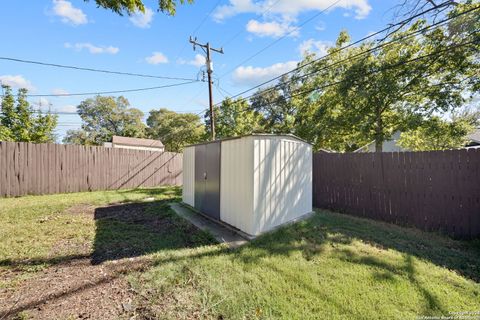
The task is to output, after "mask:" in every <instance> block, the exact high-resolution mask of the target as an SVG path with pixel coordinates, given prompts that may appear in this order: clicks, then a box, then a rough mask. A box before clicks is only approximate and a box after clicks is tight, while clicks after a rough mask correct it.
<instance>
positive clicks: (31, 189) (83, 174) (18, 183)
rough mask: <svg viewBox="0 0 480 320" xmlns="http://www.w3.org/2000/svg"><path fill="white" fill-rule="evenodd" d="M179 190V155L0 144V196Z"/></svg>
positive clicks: (30, 144) (77, 147)
mask: <svg viewBox="0 0 480 320" xmlns="http://www.w3.org/2000/svg"><path fill="white" fill-rule="evenodd" d="M181 184H182V154H179V153H170V152H153V151H140V150H127V149H116V148H104V147H87V146H75V145H62V144H33V143H22V142H0V196H22V195H27V194H52V193H62V192H80V191H95V190H115V189H123V188H137V187H155V186H161V185H181Z"/></svg>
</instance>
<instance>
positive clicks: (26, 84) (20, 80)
mask: <svg viewBox="0 0 480 320" xmlns="http://www.w3.org/2000/svg"><path fill="white" fill-rule="evenodd" d="M0 83H2V84H4V85H7V86H10V87H12V88H25V89H28V90H30V91H33V90H35V87H34V86H33V85H32V83H31V82H30V81H28V80H27V79H25V78H24V77H23V76H21V75H15V76H13V75H4V76H0Z"/></svg>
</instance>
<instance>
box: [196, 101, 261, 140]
mask: <svg viewBox="0 0 480 320" xmlns="http://www.w3.org/2000/svg"><path fill="white" fill-rule="evenodd" d="M214 112H215V133H216V136H217V138H227V137H233V136H240V135H245V134H250V133H253V132H258V131H263V128H262V127H261V125H260V122H261V121H262V116H261V115H260V114H259V113H258V112H257V111H255V110H253V108H251V107H250V105H249V104H248V102H247V101H246V100H245V99H237V100H232V99H229V98H227V99H225V100H223V101H222V103H221V104H220V105H219V106H215V107H214ZM205 128H206V133H207V137H209V136H210V111H207V112H206V113H205ZM207 137H205V138H207Z"/></svg>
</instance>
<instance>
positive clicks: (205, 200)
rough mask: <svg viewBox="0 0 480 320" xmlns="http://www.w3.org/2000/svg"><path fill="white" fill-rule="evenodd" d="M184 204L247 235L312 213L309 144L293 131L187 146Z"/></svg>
mask: <svg viewBox="0 0 480 320" xmlns="http://www.w3.org/2000/svg"><path fill="white" fill-rule="evenodd" d="M183 202H184V203H186V204H188V205H190V206H192V207H194V208H195V209H196V210H198V211H200V212H201V213H203V214H205V215H207V216H209V217H211V218H213V219H216V220H220V221H223V222H225V223H227V224H229V225H231V226H233V227H235V228H237V229H240V230H241V231H243V232H245V233H247V234H249V235H255V236H256V235H259V234H261V233H263V232H266V231H269V230H271V229H273V228H275V227H276V226H279V225H281V224H283V223H285V222H288V221H292V220H295V219H297V218H299V217H301V216H303V215H305V214H307V213H310V212H311V211H312V148H311V145H310V144H309V143H307V142H305V141H303V140H301V139H299V138H297V137H295V136H292V135H266V134H254V135H249V136H241V137H235V138H229V139H224V140H217V141H212V142H207V143H203V144H197V145H192V146H188V147H186V148H185V150H184V155H183Z"/></svg>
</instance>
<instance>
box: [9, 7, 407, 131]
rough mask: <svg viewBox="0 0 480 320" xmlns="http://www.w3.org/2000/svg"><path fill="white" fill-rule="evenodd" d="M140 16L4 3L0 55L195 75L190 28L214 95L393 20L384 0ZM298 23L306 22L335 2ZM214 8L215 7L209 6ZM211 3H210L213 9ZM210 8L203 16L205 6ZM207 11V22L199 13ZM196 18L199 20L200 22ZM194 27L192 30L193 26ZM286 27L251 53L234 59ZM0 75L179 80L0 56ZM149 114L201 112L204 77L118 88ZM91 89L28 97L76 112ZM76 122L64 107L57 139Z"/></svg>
mask: <svg viewBox="0 0 480 320" xmlns="http://www.w3.org/2000/svg"><path fill="white" fill-rule="evenodd" d="M145 3H146V6H147V11H146V14H143V15H136V16H133V17H129V16H123V17H122V16H118V15H116V14H114V13H112V12H111V11H108V10H104V9H101V8H97V7H96V5H95V3H94V1H93V0H90V1H89V2H84V1H80V0H70V1H66V0H24V1H5V3H3V4H2V9H1V11H0V28H1V30H3V32H2V40H1V42H0V56H2V57H10V58H18V59H25V60H34V61H41V62H47V63H56V64H65V65H74V66H80V67H88V68H99V69H107V70H115V71H122V72H133V73H144V74H152V75H158V76H169V77H181V78H197V76H198V74H199V72H200V71H201V70H202V69H204V67H202V64H203V59H202V57H201V56H200V55H199V54H202V52H201V51H198V50H197V51H196V52H194V51H193V50H192V47H191V45H189V43H188V38H189V36H190V35H194V36H197V37H198V40H199V41H200V42H206V41H210V43H211V44H212V46H214V47H219V46H222V45H224V51H225V54H224V55H220V54H214V55H213V59H214V74H215V75H214V76H215V78H216V84H217V85H218V86H219V87H220V88H221V89H218V88H217V86H215V89H214V90H215V91H214V97H215V101H216V102H217V101H220V100H221V99H223V98H224V96H227V95H228V94H229V93H230V94H235V93H237V92H240V91H242V90H244V89H246V88H249V87H251V86H253V85H255V84H258V83H260V82H262V81H264V80H267V79H269V78H272V77H275V76H277V75H279V74H280V73H283V72H286V71H289V70H290V69H292V68H294V67H295V64H296V62H298V61H299V60H300V59H301V57H302V52H303V51H304V50H309V51H314V52H317V53H318V54H322V52H324V50H325V48H326V46H328V45H329V44H330V43H332V42H334V41H335V39H336V37H337V35H338V33H339V32H340V30H342V29H347V30H348V31H349V32H350V34H351V35H352V38H353V40H355V39H359V38H362V37H364V36H365V35H367V34H368V33H370V32H373V31H376V30H379V29H382V28H383V27H384V26H385V25H386V24H388V23H389V22H391V19H392V13H393V12H392V10H390V8H391V7H393V6H395V5H396V4H398V3H399V1H385V0H383V1H382V0H337V1H335V0H266V1H263V0H258V1H253V0H220V1H217V0H210V1H202V0H197V1H196V2H195V3H194V4H193V5H185V6H180V7H178V10H177V14H176V16H174V17H170V16H167V15H165V14H163V13H161V12H157V11H156V4H157V2H156V1H145ZM332 4H334V5H333V6H332V8H330V9H329V10H327V11H326V12H324V13H322V14H320V15H319V16H318V17H316V18H315V19H313V20H312V21H310V22H308V23H307V24H305V25H304V26H302V27H298V26H299V25H300V24H302V23H303V22H304V21H306V20H308V19H309V18H311V17H313V16H314V15H316V14H318V13H319V12H320V11H321V10H323V9H325V8H327V7H329V6H330V5H332ZM213 8H214V9H213ZM212 9H213V11H212ZM210 12H211V14H210V15H209V13H210ZM205 17H206V19H205V21H204V23H203V24H201V25H200V23H201V22H202V20H204V18H205ZM199 26H200V28H198V27H199ZM195 29H198V30H197V31H196V32H195V34H193V32H194V30H195ZM284 35H287V36H286V37H285V38H284V39H282V40H281V41H279V42H278V43H276V44H275V45H274V46H272V47H271V48H269V49H268V50H266V51H264V52H262V53H261V54H259V55H258V56H256V57H254V58H253V59H251V60H250V61H248V62H246V63H244V64H242V65H240V66H238V64H239V63H241V62H242V61H244V60H245V59H246V58H248V57H250V56H251V55H253V54H254V53H256V52H258V51H259V50H261V49H262V48H264V47H265V46H267V45H269V44H270V43H272V42H273V41H275V40H276V39H279V38H280V37H282V36H284ZM0 80H1V81H2V82H3V83H7V84H10V85H12V86H14V87H19V86H23V87H28V88H29V89H30V93H31V94H56V93H78V92H98V91H115V90H124V89H135V88H143V87H154V86H162V85H168V84H172V83H178V82H181V81H172V80H164V79H151V78H140V77H128V76H120V75H109V74H102V73H92V72H86V71H75V70H67V69H57V68H52V67H45V66H38V65H31V64H22V63H17V62H11V61H3V60H0ZM123 95H124V96H125V97H127V98H128V100H129V101H130V103H131V105H132V106H133V107H136V108H139V109H140V110H142V111H143V112H145V115H148V111H149V110H152V109H158V108H161V107H165V108H168V109H171V110H175V111H179V112H187V111H194V112H199V111H201V110H202V109H204V108H206V107H207V104H208V91H207V84H206V83H204V82H198V83H194V84H188V85H184V86H179V87H175V88H166V89H158V90H152V91H143V92H135V93H125V94H123ZM86 98H88V96H81V97H45V98H38V97H35V98H34V97H32V98H30V101H31V103H33V104H35V105H41V106H42V108H46V107H47V106H48V105H50V108H51V110H53V111H63V112H65V111H67V112H74V111H75V107H76V105H78V103H79V102H80V101H82V100H83V99H86ZM79 126H80V118H79V117H78V116H77V115H60V116H59V127H58V130H57V134H58V135H59V139H61V137H62V136H63V135H64V133H65V131H66V130H67V129H74V128H78V127H79Z"/></svg>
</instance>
